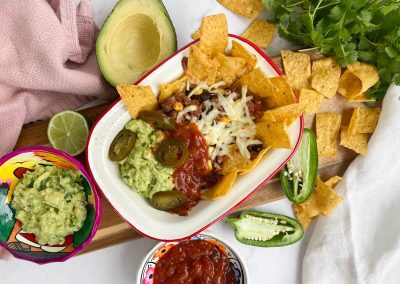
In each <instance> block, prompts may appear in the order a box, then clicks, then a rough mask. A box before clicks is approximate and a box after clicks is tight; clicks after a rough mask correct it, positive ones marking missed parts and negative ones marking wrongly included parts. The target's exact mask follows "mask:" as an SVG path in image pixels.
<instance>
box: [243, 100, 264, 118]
mask: <svg viewBox="0 0 400 284" xmlns="http://www.w3.org/2000/svg"><path fill="white" fill-rule="evenodd" d="M247 108H248V109H249V114H250V117H251V118H252V119H259V118H261V117H262V116H263V114H264V107H263V102H262V100H261V99H260V98H258V97H255V96H253V98H252V99H251V100H250V101H248V102H247Z"/></svg>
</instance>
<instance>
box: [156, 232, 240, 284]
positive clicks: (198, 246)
mask: <svg viewBox="0 0 400 284" xmlns="http://www.w3.org/2000/svg"><path fill="white" fill-rule="evenodd" d="M186 283H199V284H203V283H204V284H205V283H210V284H211V283H213V284H214V283H215V284H236V283H237V281H236V277H235V272H234V270H233V267H232V265H231V263H230V262H229V260H228V258H227V257H226V255H225V254H224V253H223V252H221V250H220V249H219V248H218V247H217V246H215V245H213V244H211V243H210V242H207V241H204V240H190V241H184V242H181V243H179V244H177V245H176V246H174V247H172V248H171V249H170V250H169V251H167V252H166V253H165V254H164V255H163V256H162V257H161V258H160V259H159V261H158V263H157V265H156V268H155V271H154V284H186Z"/></svg>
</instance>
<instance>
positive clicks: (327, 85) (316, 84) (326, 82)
mask: <svg viewBox="0 0 400 284" xmlns="http://www.w3.org/2000/svg"><path fill="white" fill-rule="evenodd" d="M340 73H341V68H340V66H339V65H338V64H336V59H335V58H334V57H327V58H323V59H320V60H316V61H314V62H313V65H312V72H311V87H312V88H313V89H314V90H316V91H318V92H320V93H321V94H322V95H324V96H325V97H327V98H328V99H331V98H333V97H334V96H335V95H336V92H337V90H338V87H339V80H340Z"/></svg>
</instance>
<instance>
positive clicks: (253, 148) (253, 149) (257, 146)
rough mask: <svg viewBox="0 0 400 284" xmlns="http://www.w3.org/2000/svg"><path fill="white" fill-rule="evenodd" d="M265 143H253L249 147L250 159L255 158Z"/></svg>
mask: <svg viewBox="0 0 400 284" xmlns="http://www.w3.org/2000/svg"><path fill="white" fill-rule="evenodd" d="M262 148H263V145H262V144H253V145H250V146H248V147H247V150H249V152H250V159H251V160H254V159H255V158H256V157H257V155H258V153H259V152H260V151H261V150H262Z"/></svg>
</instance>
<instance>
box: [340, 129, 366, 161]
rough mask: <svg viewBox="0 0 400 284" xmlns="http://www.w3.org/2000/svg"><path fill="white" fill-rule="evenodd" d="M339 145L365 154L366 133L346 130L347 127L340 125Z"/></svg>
mask: <svg viewBox="0 0 400 284" xmlns="http://www.w3.org/2000/svg"><path fill="white" fill-rule="evenodd" d="M340 145H342V146H344V147H346V148H348V149H350V150H353V151H354V152H356V153H358V154H361V155H363V156H365V155H366V154H367V146H368V134H363V133H356V134H352V133H349V132H347V127H342V132H341V134H340Z"/></svg>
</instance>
